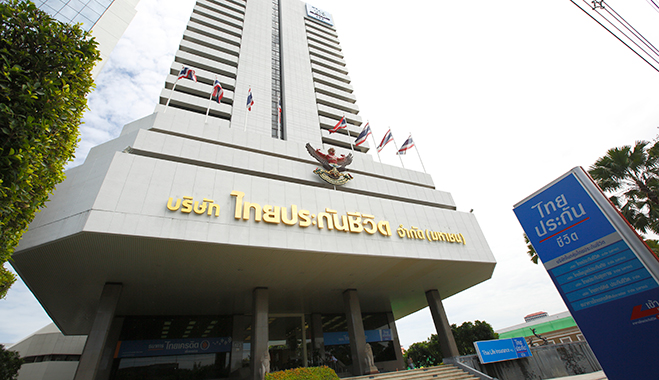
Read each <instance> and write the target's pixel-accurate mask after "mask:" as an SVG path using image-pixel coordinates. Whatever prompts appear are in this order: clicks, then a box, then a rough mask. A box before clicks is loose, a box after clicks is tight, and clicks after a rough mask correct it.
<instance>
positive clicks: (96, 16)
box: [80, 7, 101, 23]
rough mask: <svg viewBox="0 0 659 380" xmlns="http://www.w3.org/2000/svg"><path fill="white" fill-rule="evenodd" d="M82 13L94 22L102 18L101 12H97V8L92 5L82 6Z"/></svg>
mask: <svg viewBox="0 0 659 380" xmlns="http://www.w3.org/2000/svg"><path fill="white" fill-rule="evenodd" d="M80 14H82V15H83V16H85V17H87V18H88V19H90V20H92V21H93V22H94V23H96V22H97V21H98V19H99V18H101V14H100V13H98V12H96V11H95V10H93V9H92V8H90V7H84V8H82V10H81V11H80Z"/></svg>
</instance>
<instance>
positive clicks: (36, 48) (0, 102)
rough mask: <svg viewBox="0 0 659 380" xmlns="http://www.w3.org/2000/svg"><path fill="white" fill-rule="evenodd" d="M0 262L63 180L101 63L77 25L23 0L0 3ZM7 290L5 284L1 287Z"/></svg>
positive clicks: (96, 52)
mask: <svg viewBox="0 0 659 380" xmlns="http://www.w3.org/2000/svg"><path fill="white" fill-rule="evenodd" d="M0 15H1V17H2V24H1V26H0V64H1V65H2V75H0V229H1V230H2V234H0V263H4V262H5V261H7V260H8V259H9V258H10V256H11V253H12V252H13V250H14V247H15V246H16V245H17V244H18V241H19V239H20V237H21V235H22V234H23V232H24V231H25V230H26V229H27V226H28V224H29V223H30V222H31V221H32V219H33V218H34V214H35V212H36V211H37V210H38V209H39V208H40V207H42V206H43V205H44V203H45V202H46V200H47V199H48V195H49V194H50V193H52V191H53V190H54V188H55V185H56V184H58V183H59V182H61V181H62V180H63V179H64V174H63V169H64V165H66V163H67V162H69V161H70V160H71V159H72V158H73V156H74V151H75V147H76V144H77V142H78V126H79V125H80V119H81V118H82V114H83V112H84V110H85V109H86V107H87V100H86V99H85V96H86V95H87V93H89V91H90V90H91V88H92V87H93V81H92V77H91V70H92V68H93V67H94V64H95V63H96V61H97V60H98V59H99V57H100V56H99V53H98V51H97V50H96V45H97V44H96V42H95V41H94V40H93V39H91V38H90V35H89V33H87V32H84V31H83V30H82V29H81V28H80V27H79V26H71V25H68V24H63V23H61V22H59V21H56V20H54V19H53V18H51V17H50V16H48V15H47V14H46V13H44V12H42V11H40V10H39V9H37V8H36V7H35V6H34V4H32V3H31V2H29V1H19V0H9V1H5V2H2V3H0ZM5 285H6V284H5Z"/></svg>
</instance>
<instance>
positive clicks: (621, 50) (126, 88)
mask: <svg viewBox="0 0 659 380" xmlns="http://www.w3.org/2000/svg"><path fill="white" fill-rule="evenodd" d="M610 3H611V5H612V6H614V7H616V8H615V9H616V11H617V12H618V13H620V14H621V15H623V16H624V17H625V18H626V19H627V21H629V22H630V23H631V24H632V25H634V27H636V29H638V30H639V31H641V32H642V33H643V34H644V35H645V36H646V37H647V38H648V39H649V40H650V41H651V42H653V43H654V44H655V46H659V12H656V11H655V9H654V8H652V7H651V5H650V3H648V2H647V1H645V0H626V1H622V0H612V1H611V2H610ZM311 4H312V5H315V6H317V7H319V8H321V9H323V10H326V11H328V12H330V13H332V15H333V17H334V20H335V23H336V27H337V30H338V33H339V38H340V40H341V43H342V47H343V49H344V54H345V57H346V62H347V65H348V69H349V71H350V77H351V79H352V84H353V86H354V88H355V95H356V96H357V99H358V100H357V102H358V104H359V107H360V110H361V115H362V117H363V118H364V119H365V120H370V123H371V128H372V129H373V132H374V135H375V138H376V139H381V138H382V136H383V134H384V133H385V132H386V130H387V129H388V128H389V127H391V128H392V132H393V134H394V137H395V138H396V140H397V142H399V144H400V143H402V141H404V139H405V138H406V137H407V135H408V134H409V133H412V135H413V136H414V139H415V141H416V143H417V147H418V152H419V153H420V155H421V158H422V159H423V164H424V166H425V168H426V169H427V171H428V172H429V173H430V174H431V175H432V176H433V179H434V181H435V185H436V187H437V188H438V189H439V190H443V191H449V192H451V193H452V195H453V197H454V199H455V202H456V203H457V206H458V210H461V211H469V210H471V209H473V210H474V214H475V215H476V217H477V219H478V221H479V223H480V225H481V228H482V229H483V232H484V234H485V236H486V238H487V240H488V243H489V245H490V248H491V249H492V251H493V253H494V256H495V258H496V259H497V267H496V269H495V271H494V275H493V277H492V279H490V280H488V281H486V282H484V283H482V284H479V285H477V286H474V287H473V288H471V289H468V290H466V291H463V292H462V293H460V294H457V295H455V296H453V297H450V298H448V299H446V300H445V308H446V311H447V314H448V317H449V321H450V322H451V323H456V324H458V325H459V324H461V323H462V322H464V321H473V320H477V319H478V320H485V321H487V322H489V323H490V324H492V325H493V326H494V328H495V329H499V328H504V327H508V326H510V325H514V324H518V323H522V322H523V317H524V316H525V315H527V314H530V313H533V312H537V311H547V312H549V313H550V314H554V313H558V312H562V311H565V310H567V308H566V307H565V305H564V303H563V302H562V300H561V299H560V296H559V295H558V293H557V291H556V290H555V288H554V286H553V284H552V283H551V281H550V280H549V277H548V275H547V274H546V271H545V270H544V268H543V267H542V266H538V265H534V264H532V263H531V262H530V261H529V260H528V258H527V256H526V247H525V245H524V242H523V240H522V229H521V227H520V226H519V223H518V222H517V220H516V219H515V216H514V214H513V212H512V207H513V205H514V204H515V203H517V202H518V201H520V200H522V199H524V198H525V197H526V196H528V195H530V194H531V193H533V192H534V191H536V190H537V189H539V188H541V187H542V186H544V185H545V184H547V183H548V182H550V181H552V180H553V179H554V178H556V177H558V176H560V175H561V174H563V173H565V172H566V171H568V170H570V169H571V168H572V167H574V166H584V167H588V166H589V165H591V164H592V163H593V162H594V161H595V160H596V159H597V158H598V157H600V156H602V155H604V154H605V153H606V150H607V149H609V148H611V147H614V146H620V145H625V144H633V143H634V141H635V140H639V139H645V140H652V139H654V138H655V137H656V136H657V133H658V132H659V130H658V129H657V127H659V91H657V89H658V88H659V73H658V72H657V71H655V70H654V69H652V68H651V67H650V66H648V65H647V64H646V63H645V62H643V61H642V60H641V59H640V58H638V57H637V56H636V55H634V54H633V53H632V52H630V51H629V49H627V48H626V47H625V46H624V45H622V44H621V43H620V42H619V41H617V40H616V39H615V38H613V37H612V36H611V35H610V34H608V32H606V31H605V30H604V29H602V28H601V27H600V26H599V25H597V24H596V23H595V22H594V21H593V20H591V19H590V18H589V17H588V16H587V15H585V14H584V13H583V12H582V11H581V10H579V9H578V8H577V7H575V6H574V5H573V4H572V3H571V2H570V1H561V2H540V1H533V2H529V1H528V0H526V1H522V0H510V1H506V2H491V1H484V0H475V1H471V2H455V1H426V0H423V1H416V2H413V3H409V4H410V5H406V6H401V5H400V4H401V3H400V2H393V1H378V2H373V1H370V2H367V1H354V0H352V1H349V0H318V1H313V2H311ZM192 7H193V2H192V1H177V2H175V1H163V0H161V1H156V0H142V1H141V2H140V4H139V5H138V14H137V16H136V17H135V20H134V22H133V23H132V24H131V26H130V27H129V29H128V30H127V32H126V34H125V35H124V38H123V39H122V40H121V41H120V42H119V44H118V46H117V48H116V49H115V51H114V52H113V54H112V56H111V58H110V61H109V62H108V63H107V65H106V67H105V69H104V71H103V72H102V73H101V75H100V76H99V77H98V78H97V89H96V91H95V92H94V93H93V94H91V96H90V98H89V106H90V111H88V112H87V113H86V115H85V118H84V122H85V124H84V125H83V126H82V128H81V131H82V141H81V143H80V145H79V148H78V151H77V154H76V156H77V157H76V160H75V162H74V163H73V164H72V165H73V166H75V165H79V164H80V163H82V162H83V161H84V158H85V157H86V155H87V153H88V151H89V149H90V148H91V147H93V146H95V145H98V144H100V143H102V142H104V141H107V140H109V139H111V138H114V137H116V136H118V134H119V132H120V130H121V127H122V126H123V125H124V124H126V123H128V122H130V121H132V120H135V119H138V118H141V117H143V116H146V115H148V114H150V113H152V112H153V110H154V108H155V105H156V102H157V99H158V96H159V94H160V90H161V89H162V87H163V85H164V79H165V76H166V75H167V73H168V71H169V67H170V65H171V63H172V61H173V57H174V53H175V51H176V48H177V46H178V43H179V41H180V38H181V35H182V32H183V28H184V27H185V23H186V22H187V19H188V18H189V15H190V12H191V9H192ZM373 154H375V153H373ZM381 156H382V161H383V162H386V163H389V164H391V165H397V166H399V165H400V161H399V160H398V157H396V156H395V155H394V148H393V147H387V149H385V150H384V151H383V153H382V155H381ZM374 159H375V160H377V157H374ZM403 160H404V163H405V166H406V167H407V168H412V169H416V170H419V171H421V170H422V168H421V163H420V162H419V159H418V156H417V154H416V152H410V154H408V155H407V156H405V157H403ZM0 322H1V323H0V342H4V343H10V342H16V341H18V340H20V339H21V338H23V337H25V336H27V335H29V334H30V333H32V332H34V331H35V330H37V329H39V328H41V327H43V326H44V325H46V324H48V323H50V319H49V318H48V316H47V315H46V314H45V312H44V311H43V309H42V308H41V307H40V306H39V304H38V302H37V301H36V300H35V299H34V297H33V296H32V295H31V293H30V292H29V290H28V289H27V287H26V286H25V285H24V284H23V283H20V282H19V283H17V284H16V285H15V286H14V288H12V289H11V290H10V292H9V294H8V296H7V298H6V299H5V300H2V301H0ZM398 328H399V333H400V336H401V343H402V344H403V345H404V346H408V345H410V344H411V343H414V342H416V341H421V340H425V339H426V338H428V337H429V336H430V334H432V333H434V326H433V324H432V318H431V317H430V312H429V311H428V310H427V309H423V310H421V311H419V312H417V313H415V314H413V315H411V316H408V317H406V318H404V319H402V320H400V321H399V322H398Z"/></svg>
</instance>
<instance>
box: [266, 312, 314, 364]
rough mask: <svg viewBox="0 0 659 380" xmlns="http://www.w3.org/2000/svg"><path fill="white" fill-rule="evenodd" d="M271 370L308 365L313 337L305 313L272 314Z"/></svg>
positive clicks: (270, 340)
mask: <svg viewBox="0 0 659 380" xmlns="http://www.w3.org/2000/svg"><path fill="white" fill-rule="evenodd" d="M268 322H269V341H268V349H269V351H270V372H275V371H283V370H286V369H291V368H299V367H306V366H307V365H308V360H307V356H308V354H307V353H308V352H309V349H308V348H309V347H310V345H311V339H308V334H307V323H306V321H305V316H304V315H301V314H300V315H281V316H278V315H272V314H271V315H270V318H269V321H268Z"/></svg>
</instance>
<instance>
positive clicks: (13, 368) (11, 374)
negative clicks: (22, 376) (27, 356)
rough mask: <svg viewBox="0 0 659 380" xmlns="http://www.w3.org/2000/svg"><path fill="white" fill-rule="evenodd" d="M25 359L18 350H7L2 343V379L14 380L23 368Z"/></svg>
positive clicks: (0, 348)
mask: <svg viewBox="0 0 659 380" xmlns="http://www.w3.org/2000/svg"><path fill="white" fill-rule="evenodd" d="M22 364H23V359H21V357H20V355H19V354H18V352H16V351H9V350H7V349H6V348H5V347H4V346H3V345H2V344H0V380H14V379H16V377H17V376H18V370H19V369H21V365H22Z"/></svg>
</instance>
